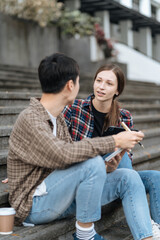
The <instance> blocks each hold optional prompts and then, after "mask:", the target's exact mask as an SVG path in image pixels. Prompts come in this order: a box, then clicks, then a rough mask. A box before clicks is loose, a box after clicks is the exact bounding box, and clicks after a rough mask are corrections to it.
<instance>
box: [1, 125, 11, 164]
mask: <svg viewBox="0 0 160 240" xmlns="http://www.w3.org/2000/svg"><path fill="white" fill-rule="evenodd" d="M12 127H13V126H0V153H1V152H3V151H4V150H6V149H8V144H9V143H8V141H9V136H10V134H11V131H12ZM3 161H4V159H3Z"/></svg>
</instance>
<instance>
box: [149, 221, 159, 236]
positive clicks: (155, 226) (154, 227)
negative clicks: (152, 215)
mask: <svg viewBox="0 0 160 240" xmlns="http://www.w3.org/2000/svg"><path fill="white" fill-rule="evenodd" d="M151 223H152V232H153V239H154V240H160V224H158V223H156V222H154V221H153V220H152V219H151Z"/></svg>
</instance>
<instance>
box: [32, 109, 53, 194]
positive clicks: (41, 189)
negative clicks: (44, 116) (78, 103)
mask: <svg viewBox="0 0 160 240" xmlns="http://www.w3.org/2000/svg"><path fill="white" fill-rule="evenodd" d="M46 111H47V110H46ZM47 113H48V115H49V116H50V119H51V121H52V124H53V135H54V136H56V135H57V118H56V117H54V116H53V115H52V114H51V113H50V112H48V111H47ZM46 194H47V191H46V184H45V182H44V181H43V182H42V183H41V184H40V185H38V186H37V188H36V190H35V192H34V194H33V197H34V196H43V195H46Z"/></svg>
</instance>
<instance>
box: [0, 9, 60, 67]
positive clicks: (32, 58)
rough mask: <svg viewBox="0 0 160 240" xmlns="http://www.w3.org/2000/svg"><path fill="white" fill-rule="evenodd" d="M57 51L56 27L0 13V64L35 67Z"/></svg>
mask: <svg viewBox="0 0 160 240" xmlns="http://www.w3.org/2000/svg"><path fill="white" fill-rule="evenodd" d="M57 51H59V41H58V37H57V29H56V27H53V26H52V27H47V28H41V27H39V26H38V25H37V24H36V23H34V22H32V21H25V20H22V19H17V18H14V17H10V16H7V15H3V14H1V13H0V64H7V65H18V66H25V67H37V66H38V65H39V62H40V60H41V59H42V58H44V57H45V56H47V55H50V54H52V53H53V52H57Z"/></svg>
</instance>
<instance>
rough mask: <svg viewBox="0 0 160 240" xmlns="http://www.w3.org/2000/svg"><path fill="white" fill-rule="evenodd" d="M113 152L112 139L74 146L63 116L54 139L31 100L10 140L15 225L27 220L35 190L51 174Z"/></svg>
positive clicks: (48, 122)
mask: <svg viewBox="0 0 160 240" xmlns="http://www.w3.org/2000/svg"><path fill="white" fill-rule="evenodd" d="M114 149H115V142H114V139H113V137H104V138H96V139H89V138H86V139H83V140H82V141H79V142H73V141H72V139H71V137H70V134H69V132H68V127H67V125H66V123H65V120H64V117H63V114H60V115H59V116H58V117H57V136H56V137H55V136H54V135H53V125H52V122H51V120H50V117H49V115H48V113H47V111H46V110H45V108H44V107H43V106H42V104H41V103H40V102H39V100H38V99H35V98H32V99H31V101H30V105H29V107H28V108H26V109H25V110H24V111H22V113H21V114H20V115H19V117H18V119H17V121H16V123H15V125H14V128H13V131H12V134H11V136H10V140H9V154H8V159H7V174H8V179H9V182H8V183H9V202H10V204H11V206H12V207H13V208H15V210H16V219H15V220H16V225H17V224H21V223H22V222H23V221H24V220H25V218H26V217H27V216H28V214H29V211H30V209H31V207H32V196H33V194H34V192H35V189H36V188H37V186H38V185H39V184H40V183H41V182H42V181H43V180H44V179H45V178H46V177H47V176H48V175H49V174H50V173H51V172H52V171H54V170H55V169H65V168H68V167H70V166H71V165H72V164H74V163H78V162H82V161H85V160H87V159H89V158H92V157H95V156H97V155H103V154H105V153H106V152H111V151H113V150H114Z"/></svg>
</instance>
